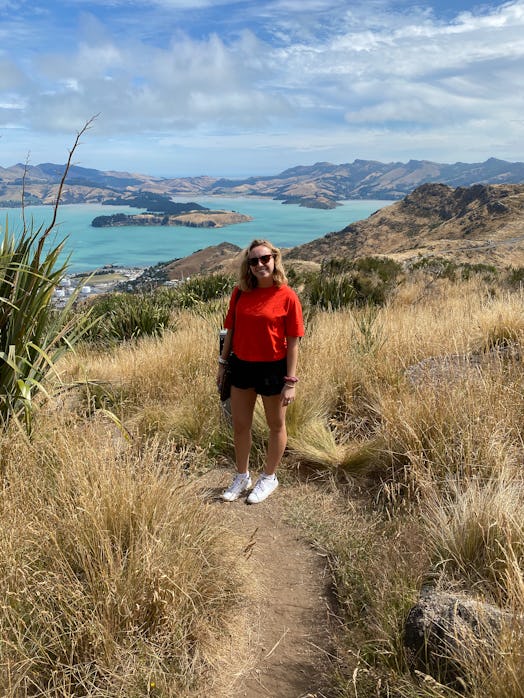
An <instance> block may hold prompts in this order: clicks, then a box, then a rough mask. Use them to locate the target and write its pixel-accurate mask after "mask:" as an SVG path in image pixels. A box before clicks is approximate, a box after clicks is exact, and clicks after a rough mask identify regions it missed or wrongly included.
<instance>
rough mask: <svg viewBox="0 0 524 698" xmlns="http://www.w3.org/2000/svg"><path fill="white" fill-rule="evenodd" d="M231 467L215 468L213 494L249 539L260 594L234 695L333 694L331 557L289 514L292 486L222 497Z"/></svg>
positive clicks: (305, 697)
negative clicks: (249, 496) (250, 497)
mask: <svg viewBox="0 0 524 698" xmlns="http://www.w3.org/2000/svg"><path fill="white" fill-rule="evenodd" d="M230 478H231V474H230V473H228V472H225V471H223V470H221V471H214V472H213V473H210V474H209V476H208V477H206V479H207V480H208V482H207V485H208V487H209V490H208V492H209V496H210V498H211V500H212V501H213V502H216V505H217V506H219V507H220V508H221V511H222V512H223V514H224V516H225V517H227V519H226V520H227V521H228V522H230V524H231V527H232V529H234V530H236V531H239V532H240V534H241V536H242V537H244V538H245V547H246V556H248V565H249V573H250V576H251V577H252V578H253V581H254V588H255V594H254V595H253V597H254V598H253V599H250V603H249V606H250V617H249V627H250V633H251V639H250V645H251V646H250V652H249V655H250V659H249V662H248V666H246V667H245V668H244V670H243V671H242V673H241V676H240V677H239V679H238V681H237V683H236V684H235V688H234V689H233V690H232V692H231V693H230V698H237V697H238V698H259V697H260V698H262V697H265V698H327V696H328V693H327V692H326V691H327V689H326V688H325V686H326V684H327V683H328V682H327V680H326V678H325V676H326V672H327V671H328V656H329V650H330V646H329V645H330V643H329V619H330V602H329V579H328V575H327V571H326V564H325V559H324V558H323V557H321V556H320V555H319V554H317V553H316V552H315V551H314V550H313V549H312V548H311V547H310V546H309V545H308V544H307V543H306V542H305V541H304V540H303V538H302V537H301V536H300V534H299V532H298V531H297V530H296V529H294V528H293V527H292V526H290V525H289V524H287V523H286V522H285V521H284V512H285V499H286V497H287V496H288V494H289V489H288V488H286V487H285V486H280V487H279V488H278V489H277V490H276V491H275V492H274V493H273V494H272V495H271V497H269V498H268V499H267V500H266V501H265V502H262V503H261V504H256V505H247V504H246V503H245V499H244V498H241V499H239V500H238V501H236V502H231V503H227V502H223V501H222V500H221V498H220V494H221V492H222V491H223V489H224V488H225V487H226V486H227V485H228V484H229V481H230Z"/></svg>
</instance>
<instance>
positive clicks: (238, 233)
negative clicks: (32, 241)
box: [0, 197, 392, 272]
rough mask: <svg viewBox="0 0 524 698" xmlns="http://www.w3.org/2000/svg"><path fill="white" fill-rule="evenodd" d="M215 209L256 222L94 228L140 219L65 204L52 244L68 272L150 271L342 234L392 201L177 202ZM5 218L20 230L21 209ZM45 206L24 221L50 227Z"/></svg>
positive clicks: (0, 224) (30, 210)
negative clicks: (210, 255)
mask: <svg viewBox="0 0 524 698" xmlns="http://www.w3.org/2000/svg"><path fill="white" fill-rule="evenodd" d="M178 200H179V201H195V202H196V203H199V204H201V205H202V206H207V207H208V208H214V209H227V210H234V211H238V212H239V213H245V214H247V215H249V216H252V217H253V219H254V220H252V221H250V222H248V223H240V224H238V225H231V226H227V227H225V228H215V229H213V228H186V227H142V226H137V227H135V226H129V227H123V228H92V227H91V221H92V220H93V218H95V216H100V215H111V214H113V213H119V212H121V213H138V212H139V210H138V209H132V208H129V207H125V206H102V205H96V204H69V205H63V206H61V207H60V209H59V212H58V219H57V220H58V225H57V230H56V234H55V237H54V241H55V242H57V241H60V240H62V239H64V238H67V240H66V244H65V248H64V253H65V254H68V255H70V263H69V270H70V271H71V272H78V271H91V270H93V269H97V268H99V267H101V266H103V265H104V264H115V265H117V266H125V267H148V266H152V265H154V264H158V263H159V262H167V261H169V260H172V259H176V258H179V257H187V255H189V254H191V253H192V252H195V251H196V250H200V249H202V248H204V247H209V246H210V245H217V244H218V243H220V242H225V241H227V242H231V243H233V244H235V245H238V246H239V247H245V246H246V245H247V244H248V243H249V242H250V241H251V240H252V239H254V238H257V237H258V238H260V237H262V238H266V239H269V240H271V242H273V244H275V245H277V247H294V246H295V245H300V244H302V243H304V242H309V241H310V240H314V239H315V238H319V237H322V236H323V235H326V233H329V232H333V231H337V230H341V229H342V228H344V227H345V226H346V225H348V224H349V223H353V222H354V221H357V220H361V219H363V218H367V217H368V216H369V215H370V214H371V213H373V212H374V211H377V210H378V209H379V208H382V207H383V206H387V205H388V204H390V203H392V202H391V201H379V200H377V201H346V202H344V203H343V205H342V206H339V207H337V208H335V209H331V210H328V211H324V210H320V209H311V208H300V207H299V206H295V205H284V204H282V203H280V202H279V201H273V200H270V199H255V198H235V199H233V198H218V197H213V198H187V197H185V198H183V199H182V198H179V199H178ZM6 215H7V217H8V226H9V230H11V231H14V232H15V233H16V231H17V230H20V229H21V215H20V210H19V209H0V228H1V229H2V230H3V229H4V224H5V220H6ZM51 215H52V209H51V207H49V206H28V207H27V208H26V210H25V216H26V221H29V220H31V218H32V219H33V221H34V224H35V225H39V224H40V223H42V222H49V221H50V219H51Z"/></svg>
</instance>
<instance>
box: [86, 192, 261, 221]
mask: <svg viewBox="0 0 524 698" xmlns="http://www.w3.org/2000/svg"><path fill="white" fill-rule="evenodd" d="M103 203H104V204H105V205H108V206H132V207H134V208H142V209H143V208H146V209H147V210H146V211H145V212H143V213H136V214H126V213H115V214H113V215H110V216H97V217H96V218H94V219H93V220H92V221H91V225H92V226H93V228H114V227H122V226H129V225H140V226H150V225H151V226H162V225H167V226H186V227H190V228H222V227H224V226H225V225H234V224H235V223H245V222H247V221H251V220H253V218H252V217H251V216H247V215H245V214H243V213H237V212H236V211H223V210H212V209H209V208H205V207H204V206H200V204H196V203H195V202H194V201H191V202H188V203H178V202H175V201H172V200H171V199H170V198H169V197H167V196H162V195H161V194H153V193H152V192H142V193H141V194H140V195H138V196H134V197H130V198H127V197H118V198H116V199H106V200H105V201H104V202H103Z"/></svg>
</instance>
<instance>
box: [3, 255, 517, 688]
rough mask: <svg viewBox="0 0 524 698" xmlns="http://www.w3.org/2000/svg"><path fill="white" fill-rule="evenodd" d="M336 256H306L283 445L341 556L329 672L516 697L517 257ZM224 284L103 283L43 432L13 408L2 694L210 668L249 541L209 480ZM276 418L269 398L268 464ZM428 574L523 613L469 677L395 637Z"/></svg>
mask: <svg viewBox="0 0 524 698" xmlns="http://www.w3.org/2000/svg"><path fill="white" fill-rule="evenodd" d="M344 264H345V261H344V260H341V261H340V264H339V266H338V267H337V265H332V267H331V268H330V269H323V270H322V271H321V272H316V271H314V270H313V271H305V272H303V273H300V274H298V273H295V272H292V273H291V277H292V280H293V284H294V285H295V287H296V288H297V290H298V291H299V292H300V294H301V296H302V299H303V303H304V308H305V315H306V321H307V334H306V337H305V338H304V340H303V341H302V345H301V353H300V362H299V374H300V377H301V381H300V383H299V390H298V391H297V401H296V403H294V404H293V405H292V407H290V409H289V413H288V415H289V435H290V439H289V448H288V450H287V453H286V455H285V461H284V465H283V473H284V479H285V480H286V481H287V486H288V487H289V492H290V497H289V501H290V504H289V517H290V519H291V520H293V521H295V523H297V525H300V526H301V527H302V528H303V530H304V531H305V532H306V533H307V535H308V536H309V538H310V539H311V541H312V542H313V544H314V545H316V546H318V547H319V548H320V549H321V550H322V551H323V552H324V553H325V554H326V555H327V556H328V559H329V560H330V568H331V571H332V574H333V584H334V588H335V589H336V598H337V604H338V614H339V616H340V620H341V623H340V628H339V633H338V637H337V639H336V642H337V651H336V653H335V654H336V656H335V657H334V659H333V684H334V689H333V690H334V692H335V694H336V695H338V696H344V697H347V698H349V696H352V697H353V696H359V697H361V698H362V697H371V696H391V695H395V696H406V697H407V696H455V695H458V694H460V695H466V696H470V697H471V698H481V696H482V698H486V697H487V698H490V697H493V698H495V697H497V698H499V697H500V696H521V695H522V688H521V687H522V685H523V681H522V678H523V677H522V671H523V670H522V666H523V662H522V649H523V648H522V634H521V633H520V632H515V628H517V629H520V624H521V617H522V612H523V610H524V591H523V590H524V585H523V580H522V569H523V559H522V556H523V551H524V530H523V525H522V517H521V515H520V512H521V507H522V504H523V502H522V498H523V494H522V493H523V491H524V489H523V476H522V469H521V462H522V457H523V439H522V435H523V431H522V423H523V422H522V417H523V413H524V398H523V395H524V378H523V372H522V365H521V356H522V344H523V342H524V320H523V318H524V294H523V293H522V291H521V289H520V287H519V283H518V280H519V273H518V270H513V271H512V272H506V273H504V274H496V273H494V272H493V271H492V270H487V269H485V268H479V269H473V268H470V267H450V266H449V264H447V263H444V262H442V264H441V266H438V264H437V266H435V263H434V261H433V262H432V265H433V266H432V265H430V264H427V265H420V266H419V267H418V268H414V269H412V270H411V271H409V272H408V271H406V270H405V269H402V268H400V267H397V266H395V263H391V264H388V263H386V262H385V261H382V262H380V263H379V262H377V261H376V260H375V261H373V260H370V261H369V262H368V264H367V266H366V265H363V264H362V263H360V266H358V268H357V267H355V266H344ZM228 289H229V286H228V281H227V279H225V278H222V277H220V278H218V279H215V281H213V280H208V281H207V282H204V281H199V282H198V281H196V280H195V281H193V282H191V283H189V284H188V285H186V286H183V287H181V288H180V289H175V290H169V291H160V292H158V293H157V294H153V295H149V296H137V297H133V296H126V297H124V300H123V301H122V300H121V299H120V300H116V299H112V300H107V299H106V301H104V302H105V304H106V305H105V306H104V308H103V312H100V317H101V318H102V320H100V323H101V325H100V327H99V330H97V331H96V332H95V331H93V332H92V333H91V335H90V337H89V338H88V340H86V341H85V342H84V343H83V344H82V345H81V346H79V347H78V348H77V350H76V352H75V353H74V354H73V353H69V354H68V355H67V357H66V358H63V359H62V360H61V363H60V364H59V366H58V369H59V372H58V373H59V376H58V377H57V376H54V377H53V376H51V377H50V378H49V380H48V382H47V383H46V389H47V394H44V393H41V394H40V396H39V398H38V399H36V401H35V404H34V406H33V407H34V414H33V419H32V433H31V436H30V437H29V436H27V435H26V433H25V431H24V430H23V428H22V426H21V425H20V424H18V423H17V422H16V421H11V422H10V424H9V425H8V426H7V428H6V430H5V431H4V432H3V434H2V435H1V437H0V448H1V450H0V453H1V455H2V460H1V467H2V476H3V488H2V491H1V493H0V516H1V525H0V530H1V531H2V533H1V536H0V551H1V552H0V560H1V563H0V564H1V565H2V574H1V575H0V580H1V581H0V599H1V603H2V611H1V613H0V633H1V636H2V638H3V643H2V645H1V646H0V669H1V670H0V688H1V690H0V693H1V694H2V695H4V696H6V697H8V696H12V697H13V698H14V697H15V696H22V695H34V696H49V697H50V696H58V695H68V696H71V695H96V696H115V695H122V696H144V695H155V696H164V697H169V696H171V697H174V696H197V695H206V694H207V695H210V691H212V690H213V689H212V686H213V680H214V678H215V677H216V676H218V674H219V673H220V668H221V666H222V662H223V661H225V659H224V657H223V647H224V638H225V637H227V636H228V634H229V633H230V632H231V628H232V626H231V624H232V623H233V622H238V619H239V618H241V617H242V613H243V604H242V598H240V597H239V594H238V589H239V588H240V586H241V583H243V579H244V577H243V575H244V571H243V562H242V560H243V558H242V555H241V554H239V552H240V550H239V544H238V543H236V542H235V537H234V535H232V534H231V532H230V531H228V532H226V531H225V530H224V529H223V524H221V523H220V522H219V519H218V518H217V516H216V510H214V509H213V508H210V507H207V506H206V505H205V503H204V502H203V501H202V500H201V498H200V496H199V495H198V493H197V486H198V481H199V477H200V475H201V474H203V473H205V472H206V471H207V470H208V469H209V468H215V467H228V468H230V467H231V462H232V461H231V459H232V439H231V433H230V429H229V425H228V423H227V421H225V420H224V419H223V418H222V417H221V412H220V408H219V404H218V399H217V395H216V388H215V384H214V378H215V371H216V355H217V336H218V330H219V328H220V326H221V323H222V318H223V315H224V312H225V307H226V298H227V292H228ZM132 299H135V300H132ZM136 299H138V300H136ZM132 304H134V305H132ZM122 305H123V309H122V307H121V306H122ZM138 307H139V308H140V313H138V311H137V308H138ZM160 307H161V308H162V309H163V314H162V313H159V312H158V309H159V308H160ZM80 312H84V311H83V310H82V311H80ZM93 312H94V314H96V308H94V311H93ZM129 318H135V320H136V322H135V324H134V325H132V324H131V325H129V324H128V325H125V323H123V320H124V319H127V320H129ZM265 436H266V434H265V427H264V420H263V418H262V415H261V414H258V416H257V419H256V421H255V438H254V461H255V462H254V465H255V466H259V465H260V462H259V461H260V458H261V454H262V450H263V449H262V446H263V443H264V440H265ZM293 483H295V484H293ZM299 483H300V486H299ZM214 512H215V513H214ZM226 536H227V541H228V544H227V546H224V539H225V537H226ZM423 583H431V584H432V585H434V586H435V587H436V588H438V589H442V590H452V591H453V592H455V593H456V592H457V591H460V592H464V593H466V594H467V595H469V596H471V597H473V598H481V599H483V600H489V601H490V602H492V603H493V604H496V605H497V606H499V607H501V608H503V609H506V610H508V611H510V613H511V616H510V617H511V618H512V622H513V625H512V628H511V632H510V631H509V630H508V629H507V628H505V629H504V630H503V632H502V633H501V635H500V637H499V638H498V639H497V643H496V644H495V646H494V648H491V647H490V648H489V651H488V649H486V646H485V645H484V644H483V643H480V642H479V643H478V644H475V643H473V642H471V643H469V644H468V648H467V650H468V651H467V652H463V653H461V655H460V657H459V658H457V660H456V663H457V665H458V669H457V673H458V675H459V676H460V681H462V683H460V682H459V683H457V681H456V680H455V682H454V683H453V684H451V683H449V682H447V683H446V682H445V681H444V677H442V676H433V677H429V675H427V674H426V673H424V672H420V670H419V672H418V673H416V672H415V671H414V667H413V665H412V664H411V662H410V657H409V655H408V653H407V652H406V651H405V650H404V648H403V623H404V621H405V618H406V615H407V612H408V610H409V608H410V606H411V605H412V604H413V603H414V602H415V601H416V599H417V596H418V593H419V590H420V588H421V586H422V584H423Z"/></svg>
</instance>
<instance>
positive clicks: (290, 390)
mask: <svg viewBox="0 0 524 698" xmlns="http://www.w3.org/2000/svg"><path fill="white" fill-rule="evenodd" d="M286 341H287V357H286V359H287V363H286V366H287V374H286V375H287V376H288V377H290V378H295V377H296V376H295V374H296V370H297V363H298V343H299V338H298V337H286ZM295 386H296V381H294V382H286V383H284V387H283V388H282V392H281V394H280V395H281V399H282V403H283V404H284V405H289V403H290V402H292V401H293V400H294V399H295V392H296V391H295Z"/></svg>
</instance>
